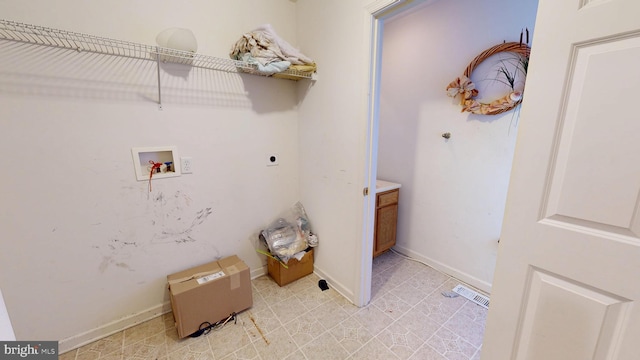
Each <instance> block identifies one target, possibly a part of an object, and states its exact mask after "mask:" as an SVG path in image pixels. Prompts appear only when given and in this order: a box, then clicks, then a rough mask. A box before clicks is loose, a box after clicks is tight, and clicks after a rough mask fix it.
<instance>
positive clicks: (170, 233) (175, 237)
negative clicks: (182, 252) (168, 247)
mask: <svg viewBox="0 0 640 360" xmlns="http://www.w3.org/2000/svg"><path fill="white" fill-rule="evenodd" d="M212 213H213V210H212V208H210V207H208V208H205V209H202V210H200V211H198V212H197V213H196V216H195V218H194V219H193V221H191V225H190V226H189V227H187V228H186V229H180V230H175V229H164V230H162V232H161V233H160V235H158V236H157V237H156V240H155V241H154V243H169V242H175V243H176V244H183V243H188V242H195V241H196V239H194V238H192V237H191V232H192V231H193V230H194V229H195V228H196V227H198V226H199V225H201V224H202V223H204V222H205V220H207V217H209V215H211V214H212Z"/></svg>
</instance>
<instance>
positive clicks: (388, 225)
mask: <svg viewBox="0 0 640 360" xmlns="http://www.w3.org/2000/svg"><path fill="white" fill-rule="evenodd" d="M399 195H400V189H393V190H389V191H385V192H381V193H378V194H376V217H375V229H374V232H373V257H376V256H378V255H380V254H382V253H383V252H385V251H387V250H389V249H390V248H391V247H392V246H394V245H395V244H396V230H397V227H398V225H397V224H398V197H399Z"/></svg>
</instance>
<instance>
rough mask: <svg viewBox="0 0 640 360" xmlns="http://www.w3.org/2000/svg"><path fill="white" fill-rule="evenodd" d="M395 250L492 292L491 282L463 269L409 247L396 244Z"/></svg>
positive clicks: (484, 290)
mask: <svg viewBox="0 0 640 360" xmlns="http://www.w3.org/2000/svg"><path fill="white" fill-rule="evenodd" d="M393 249H394V250H396V251H398V253H400V254H403V255H406V256H409V257H411V258H414V259H416V260H420V261H422V262H424V263H425V264H427V265H429V266H431V267H432V268H434V269H436V270H438V271H441V272H443V273H445V274H447V275H449V276H452V277H454V278H456V279H458V280H460V281H462V282H464V283H466V284H468V285H471V286H472V287H474V288H476V289H478V290H481V291H483V292H485V293H487V294H491V283H488V282H486V281H484V280H480V279H478V278H477V277H475V276H471V275H469V274H467V273H465V272H463V271H460V270H458V269H456V268H453V267H451V266H448V265H445V264H443V263H441V262H439V261H436V260H433V259H431V258H429V257H426V256H424V255H422V254H420V253H417V252H415V251H413V250H410V249H407V248H405V247H402V246H399V245H396V246H394V247H393Z"/></svg>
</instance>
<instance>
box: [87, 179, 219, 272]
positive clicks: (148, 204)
mask: <svg viewBox="0 0 640 360" xmlns="http://www.w3.org/2000/svg"><path fill="white" fill-rule="evenodd" d="M142 199H143V198H141V199H140V200H142ZM146 199H147V201H144V200H142V201H140V200H137V201H135V200H134V202H133V203H132V204H131V205H132V206H133V207H132V211H131V212H129V213H126V214H115V215H116V217H115V218H114V220H113V223H114V224H117V225H116V226H113V225H112V226H111V227H109V224H110V221H108V220H106V219H99V221H94V222H93V223H90V224H89V225H90V226H97V225H101V226H106V227H105V229H109V228H112V229H114V230H112V231H113V232H112V233H111V235H109V233H105V234H104V235H105V236H107V238H106V239H105V238H104V237H102V236H100V238H102V239H103V240H101V242H100V243H98V244H95V243H94V244H93V246H92V248H94V249H97V250H98V251H99V252H100V253H101V256H102V260H101V261H99V264H98V270H99V272H100V273H105V272H106V271H107V270H108V269H109V267H111V266H112V265H113V267H112V269H123V270H128V271H136V270H135V265H136V264H132V263H131V261H130V260H131V259H135V258H137V257H138V256H139V255H143V254H146V253H149V252H150V249H149V248H148V246H149V245H163V244H164V245H166V244H189V243H196V242H197V235H196V232H197V229H198V228H199V227H201V226H202V225H203V224H204V223H205V222H206V221H207V218H208V217H209V216H210V215H211V214H213V208H212V207H204V208H201V209H200V210H198V211H197V212H195V214H194V213H193V210H192V209H190V207H191V206H192V199H191V197H189V195H187V194H185V193H184V192H182V191H175V192H174V193H170V194H168V193H167V192H166V191H164V192H163V191H158V192H155V193H153V194H151V196H149V197H146ZM132 200H133V199H132ZM114 232H115V233H114ZM105 240H106V241H105ZM209 246H210V244H208V243H207V242H202V244H201V245H198V246H197V247H198V249H200V248H202V247H206V248H207V250H206V251H207V252H213V253H218V249H216V248H214V249H209ZM197 251H200V250H197Z"/></svg>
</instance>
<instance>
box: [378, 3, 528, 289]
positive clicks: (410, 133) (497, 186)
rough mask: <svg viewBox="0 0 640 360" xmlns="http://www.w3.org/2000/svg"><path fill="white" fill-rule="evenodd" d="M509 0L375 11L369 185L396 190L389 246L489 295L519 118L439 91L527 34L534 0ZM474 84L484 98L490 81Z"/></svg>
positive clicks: (405, 5) (428, 5)
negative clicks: (480, 58)
mask: <svg viewBox="0 0 640 360" xmlns="http://www.w3.org/2000/svg"><path fill="white" fill-rule="evenodd" d="M512 3H513V2H509V1H508V0H494V1H492V2H491V3H490V4H488V5H487V6H486V7H483V8H482V9H480V8H478V7H477V6H475V4H474V3H473V2H472V1H467V0H465V1H458V2H454V3H452V2H443V1H415V2H411V3H410V4H405V3H403V4H397V3H394V4H392V5H390V8H387V9H386V10H384V11H383V12H382V13H381V14H376V13H373V17H374V22H375V23H376V24H377V25H376V26H374V27H373V28H374V35H373V39H374V41H373V42H374V44H375V46H374V49H375V52H374V56H373V60H374V69H375V71H374V74H373V77H374V79H375V80H374V81H372V94H373V95H372V98H373V103H374V104H373V106H372V111H371V114H372V118H371V119H370V126H371V129H370V134H371V135H370V136H371V141H372V143H373V144H371V146H370V149H371V158H372V159H371V167H372V168H373V169H374V170H375V171H373V173H374V175H372V181H374V180H375V178H379V179H382V180H388V181H393V182H396V183H400V184H401V185H402V188H401V195H400V202H399V208H400V209H399V217H398V235H397V239H398V241H397V244H396V246H395V249H397V250H398V251H400V252H401V253H403V254H406V255H410V256H411V257H413V258H416V259H418V260H420V261H422V262H425V263H427V264H429V265H430V266H432V267H434V268H436V269H438V270H440V271H443V272H445V273H447V274H449V275H452V276H454V277H456V278H458V279H460V280H462V281H464V282H466V283H468V284H471V285H473V286H474V287H476V288H478V289H480V290H482V291H485V292H487V293H490V291H491V283H492V278H493V271H494V267H495V260H496V254H497V248H498V241H499V238H500V231H501V226H502V219H503V214H504V204H505V201H506V192H507V187H508V183H509V174H510V170H511V162H512V159H513V150H514V148H515V139H516V132H517V122H518V116H517V115H518V113H517V110H514V111H511V112H507V113H504V114H501V115H495V116H488V115H473V114H468V113H466V114H465V113H460V112H459V109H460V108H459V107H458V103H457V102H456V100H453V99H451V98H448V97H447V96H446V92H445V87H446V86H447V84H448V83H449V82H450V81H452V80H453V79H455V77H456V76H459V75H461V74H462V72H463V70H464V68H465V67H466V66H467V64H468V63H469V61H470V60H471V59H473V58H474V57H475V56H476V55H477V54H478V53H479V52H481V51H482V50H484V49H485V48H488V47H490V46H493V45H496V44H497V43H501V42H502V41H518V36H519V35H520V32H521V31H522V30H524V29H526V28H527V29H529V32H530V37H531V38H532V36H533V28H534V23H535V15H536V10H537V0H529V1H526V2H525V3H519V4H512ZM452 18H457V19H458V20H459V22H460V24H455V26H456V27H453V25H452V21H451V19H452ZM496 19H499V20H500V21H496ZM470 29H483V31H482V33H478V32H477V31H475V32H473V31H471V30H470ZM525 40H526V39H525ZM529 40H531V39H529ZM478 83H479V85H478V86H479V89H480V91H481V92H483V91H486V90H487V89H488V88H491V87H492V83H493V79H480V81H478ZM444 133H450V134H451V137H450V138H449V139H445V138H443V137H442V135H443V134H444ZM370 295H371V294H370Z"/></svg>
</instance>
